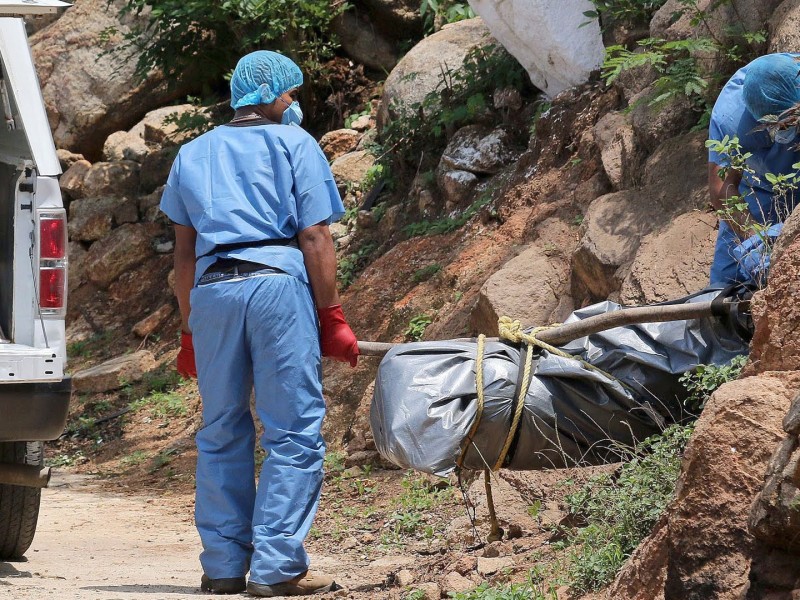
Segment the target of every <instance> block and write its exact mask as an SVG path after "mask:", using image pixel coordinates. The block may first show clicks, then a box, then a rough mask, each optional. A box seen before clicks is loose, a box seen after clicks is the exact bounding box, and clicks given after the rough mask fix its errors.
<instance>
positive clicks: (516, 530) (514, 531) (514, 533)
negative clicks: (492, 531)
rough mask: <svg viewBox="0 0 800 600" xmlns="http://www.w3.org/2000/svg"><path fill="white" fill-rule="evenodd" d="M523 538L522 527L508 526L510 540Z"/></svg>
mask: <svg viewBox="0 0 800 600" xmlns="http://www.w3.org/2000/svg"><path fill="white" fill-rule="evenodd" d="M521 537H522V527H520V526H519V525H517V524H513V525H509V526H508V539H510V540H515V539H518V538H521Z"/></svg>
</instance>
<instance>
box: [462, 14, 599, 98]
mask: <svg viewBox="0 0 800 600" xmlns="http://www.w3.org/2000/svg"><path fill="white" fill-rule="evenodd" d="M469 4H470V6H471V7H472V8H473V9H474V10H475V12H476V13H478V14H479V15H480V16H481V17H482V18H483V20H484V22H485V23H486V26H487V27H488V28H489V31H491V32H492V35H493V36H494V37H495V38H497V40H498V41H499V42H500V43H501V44H502V45H503V46H504V47H505V49H506V50H508V51H509V53H511V55H512V56H514V58H516V59H517V60H518V61H519V63H520V64H521V65H522V66H523V67H524V68H525V70H527V71H528V75H529V76H530V78H531V82H532V83H533V85H535V86H536V87H537V88H539V89H540V90H542V91H543V92H544V93H545V94H547V95H548V96H550V97H553V96H555V95H557V94H559V93H560V92H562V91H564V90H565V89H567V88H569V87H572V86H574V85H579V84H581V83H584V82H585V81H587V80H588V78H589V74H590V73H591V72H592V71H594V70H595V69H598V68H599V67H600V65H601V64H602V62H603V57H604V54H605V48H604V47H603V37H602V34H601V32H600V23H599V22H598V21H597V19H592V20H590V22H589V23H588V24H587V25H584V26H581V25H582V24H583V23H586V22H587V20H589V19H588V18H587V17H586V16H585V15H584V14H583V13H584V12H586V11H591V10H595V8H594V5H593V4H592V3H591V2H590V1H589V0H560V1H559V2H550V1H548V0H504V1H502V0H501V1H499V2H496V1H492V0H469Z"/></svg>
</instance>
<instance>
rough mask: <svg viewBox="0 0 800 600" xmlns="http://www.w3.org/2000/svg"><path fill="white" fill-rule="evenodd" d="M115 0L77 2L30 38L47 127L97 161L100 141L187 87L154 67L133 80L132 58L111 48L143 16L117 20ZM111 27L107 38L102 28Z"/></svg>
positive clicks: (69, 146) (58, 140) (65, 144)
mask: <svg viewBox="0 0 800 600" xmlns="http://www.w3.org/2000/svg"><path fill="white" fill-rule="evenodd" d="M123 5H124V2H123V1H121V0H115V1H114V2H112V3H111V6H110V7H109V6H108V2H107V1H106V0H82V1H81V2H78V3H75V4H74V5H73V6H72V8H70V9H69V10H68V11H65V12H64V14H63V15H62V16H61V17H60V18H59V19H58V20H57V21H56V22H55V23H53V24H52V25H50V26H49V27H46V28H45V29H43V30H41V31H39V32H37V33H36V34H35V35H33V36H32V37H31V38H30V43H31V49H32V52H33V57H34V62H35V63H36V70H37V73H38V75H39V80H40V82H41V87H42V95H43V97H44V103H45V108H46V109H47V114H48V117H49V119H50V128H51V129H52V131H53V137H54V139H55V142H56V145H57V146H58V147H59V148H66V149H68V150H72V151H75V152H81V153H82V154H84V155H85V156H86V157H88V158H90V159H92V160H97V159H99V158H100V156H101V154H102V150H103V143H104V142H105V141H106V138H108V136H109V135H111V134H112V133H114V132H115V131H124V130H126V129H128V128H129V127H130V126H131V125H132V124H134V123H136V121H137V120H138V119H139V118H141V116H143V115H144V114H146V113H147V111H149V110H152V109H154V108H157V107H159V106H163V105H164V104H167V103H169V102H170V101H172V100H173V99H175V98H181V97H183V96H185V95H186V92H187V91H188V89H189V88H188V86H187V85H185V84H184V83H183V82H180V81H178V82H174V81H173V82H172V83H173V84H174V85H171V86H168V85H167V82H166V81H165V80H164V76H163V75H162V73H161V72H160V71H158V70H155V71H153V72H151V73H150V74H149V75H148V77H147V79H146V81H145V82H143V83H138V82H137V83H133V82H136V76H135V74H134V70H135V68H136V57H135V56H130V55H125V54H119V53H115V52H112V51H109V50H112V49H113V48H114V47H115V46H119V45H121V43H122V40H123V36H124V35H125V34H127V33H129V32H130V31H131V27H132V26H133V27H135V26H136V25H137V24H142V23H143V22H144V21H143V19H144V17H135V16H134V17H131V16H129V17H127V18H125V19H124V20H123V21H121V20H120V18H119V8H120V7H121V6H123ZM112 28H113V30H115V33H114V34H113V35H112V36H111V39H108V40H107V39H106V36H107V35H108V31H110V30H112Z"/></svg>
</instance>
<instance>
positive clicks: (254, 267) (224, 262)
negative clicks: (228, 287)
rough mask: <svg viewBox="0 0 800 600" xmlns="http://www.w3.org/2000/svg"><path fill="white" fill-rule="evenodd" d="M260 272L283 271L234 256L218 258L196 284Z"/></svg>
mask: <svg viewBox="0 0 800 600" xmlns="http://www.w3.org/2000/svg"><path fill="white" fill-rule="evenodd" d="M261 272H265V273H284V271H282V270H280V269H278V268H275V267H271V266H269V265H262V264H260V263H254V262H250V261H247V260H237V259H235V258H219V259H217V261H216V262H215V263H214V264H212V265H211V266H210V267H208V268H207V269H206V270H205V272H204V273H203V274H202V275H201V276H200V279H199V280H198V282H197V285H203V284H206V283H214V282H217V281H225V280H226V279H232V278H234V277H247V276H248V275H252V274H253V273H261Z"/></svg>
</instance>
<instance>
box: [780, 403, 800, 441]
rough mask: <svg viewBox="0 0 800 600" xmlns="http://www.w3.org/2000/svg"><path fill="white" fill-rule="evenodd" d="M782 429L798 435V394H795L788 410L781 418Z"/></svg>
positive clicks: (799, 418) (799, 413) (799, 430)
mask: <svg viewBox="0 0 800 600" xmlns="http://www.w3.org/2000/svg"><path fill="white" fill-rule="evenodd" d="M783 430H784V431H785V432H786V433H788V434H790V435H800V394H798V395H797V396H795V398H794V400H793V401H792V406H791V407H790V408H789V412H787V413H786V416H785V417H784V418H783Z"/></svg>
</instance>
